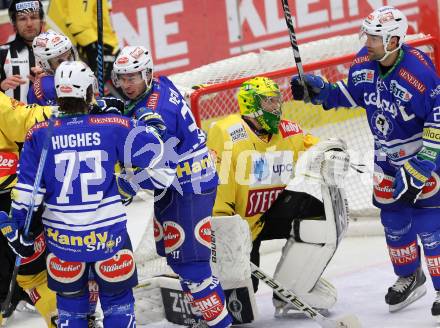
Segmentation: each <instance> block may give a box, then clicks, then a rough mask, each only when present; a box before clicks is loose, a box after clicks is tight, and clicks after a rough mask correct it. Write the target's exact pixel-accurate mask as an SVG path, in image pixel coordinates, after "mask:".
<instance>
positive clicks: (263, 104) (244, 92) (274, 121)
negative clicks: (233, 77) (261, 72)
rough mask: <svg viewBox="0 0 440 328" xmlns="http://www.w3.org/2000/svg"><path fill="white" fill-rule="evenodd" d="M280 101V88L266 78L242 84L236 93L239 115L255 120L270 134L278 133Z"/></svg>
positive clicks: (253, 79) (258, 78)
mask: <svg viewBox="0 0 440 328" xmlns="http://www.w3.org/2000/svg"><path fill="white" fill-rule="evenodd" d="M281 100H282V98H281V93H280V88H279V87H278V85H277V84H276V83H275V82H274V81H272V80H271V79H269V78H267V77H255V78H252V79H250V80H247V81H245V82H243V84H242V85H241V88H240V91H239V92H238V105H239V107H240V113H241V115H242V116H245V117H251V118H254V119H256V120H257V122H258V123H259V124H260V125H261V127H262V128H263V129H264V130H266V131H267V132H268V133H272V134H277V133H278V131H279V130H278V126H279V124H280V120H281Z"/></svg>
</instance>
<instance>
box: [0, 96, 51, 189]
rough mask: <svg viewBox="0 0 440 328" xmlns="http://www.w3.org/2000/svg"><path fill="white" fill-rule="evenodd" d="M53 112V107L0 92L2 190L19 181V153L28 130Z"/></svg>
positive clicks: (0, 169) (0, 171) (0, 180)
mask: <svg viewBox="0 0 440 328" xmlns="http://www.w3.org/2000/svg"><path fill="white" fill-rule="evenodd" d="M51 112H52V111H51V107H42V106H37V105H25V104H23V103H21V102H19V101H17V100H15V99H13V98H10V97H8V96H7V95H5V94H4V93H3V92H0V192H1V191H2V190H6V189H10V188H12V187H13V186H14V185H15V183H16V182H17V173H16V171H17V165H18V154H19V151H20V147H21V145H22V144H23V142H24V140H25V136H26V133H27V131H28V130H29V129H30V128H31V127H32V126H33V125H34V124H35V123H37V122H41V121H45V120H47V119H48V118H49V117H50V115H51Z"/></svg>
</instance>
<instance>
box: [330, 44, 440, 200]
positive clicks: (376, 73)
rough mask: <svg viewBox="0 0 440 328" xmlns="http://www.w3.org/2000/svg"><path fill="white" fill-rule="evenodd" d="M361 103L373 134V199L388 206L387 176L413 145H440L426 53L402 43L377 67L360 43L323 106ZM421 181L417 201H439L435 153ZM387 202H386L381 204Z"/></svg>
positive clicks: (438, 111)
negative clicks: (391, 60)
mask: <svg viewBox="0 0 440 328" xmlns="http://www.w3.org/2000/svg"><path fill="white" fill-rule="evenodd" d="M339 106H343V107H357V106H361V107H363V108H365V109H366V112H367V118H368V124H369V125H370V129H371V131H372V132H373V135H374V143H375V156H374V161H375V177H374V198H373V200H374V203H375V205H377V206H379V207H384V206H394V205H393V204H392V203H393V202H394V199H393V197H392V194H393V189H392V186H393V181H394V176H395V174H396V171H397V169H398V168H399V167H400V166H402V165H403V164H404V163H405V162H406V161H407V160H408V159H410V158H411V157H413V156H415V155H416V154H417V153H418V152H419V151H421V150H422V148H423V149H424V150H423V151H426V152H431V153H434V154H435V153H436V152H438V151H439V150H440V79H439V78H438V76H437V74H436V71H435V67H434V65H433V64H432V62H431V60H430V58H429V57H428V56H427V55H426V54H425V53H423V52H422V51H420V50H418V49H416V48H412V47H409V46H407V45H403V46H402V49H401V50H400V53H399V57H398V59H397V62H396V63H395V64H394V66H393V67H392V68H391V69H390V70H389V71H388V72H386V73H385V74H383V73H381V71H380V66H379V63H378V62H377V61H370V60H369V58H368V53H367V49H366V48H365V47H364V48H362V49H361V51H360V52H359V53H358V54H357V56H356V58H355V59H354V61H353V63H352V66H351V68H350V72H349V76H348V81H347V83H344V82H342V81H339V82H337V83H335V84H333V85H332V87H331V90H330V96H329V97H328V99H327V100H326V102H325V103H324V108H325V109H329V108H334V107H339ZM436 165H437V169H436V170H435V171H434V172H433V176H432V177H431V179H430V180H428V181H427V183H426V185H425V187H424V188H423V193H422V195H421V196H420V198H419V199H418V201H417V202H416V205H417V206H421V207H424V206H437V205H438V204H439V202H440V195H439V193H438V189H439V187H440V180H439V172H440V159H439V156H437V159H436ZM387 204H389V205H387Z"/></svg>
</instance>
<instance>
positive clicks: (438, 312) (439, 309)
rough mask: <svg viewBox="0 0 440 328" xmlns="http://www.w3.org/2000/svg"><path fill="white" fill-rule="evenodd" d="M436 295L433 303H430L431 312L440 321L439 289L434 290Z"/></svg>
mask: <svg viewBox="0 0 440 328" xmlns="http://www.w3.org/2000/svg"><path fill="white" fill-rule="evenodd" d="M436 292H437V294H436V297H435V300H434V303H432V308H431V314H432V315H433V316H434V318H435V319H436V320H437V322H438V323H440V290H437V291H436Z"/></svg>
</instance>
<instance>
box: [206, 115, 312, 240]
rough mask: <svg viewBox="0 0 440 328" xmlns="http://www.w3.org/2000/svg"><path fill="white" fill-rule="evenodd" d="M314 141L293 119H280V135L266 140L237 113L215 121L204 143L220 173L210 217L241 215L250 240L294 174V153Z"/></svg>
mask: <svg viewBox="0 0 440 328" xmlns="http://www.w3.org/2000/svg"><path fill="white" fill-rule="evenodd" d="M317 142H318V138H316V137H314V136H312V135H310V134H304V132H303V131H302V130H301V127H300V126H299V125H298V124H297V123H295V122H292V121H286V120H281V122H280V125H279V133H278V134H273V135H272V136H271V138H270V139H269V140H263V139H261V138H260V137H259V136H257V135H256V134H255V133H254V132H253V131H252V130H251V128H250V127H249V126H248V125H247V123H246V122H245V121H244V120H243V119H242V118H241V117H240V115H238V114H237V115H230V116H228V117H226V118H224V119H222V120H219V121H217V122H215V123H214V124H213V125H212V126H211V128H210V130H209V133H208V142H207V144H208V148H209V149H210V151H211V153H212V155H213V156H214V157H216V165H217V172H218V174H219V177H220V184H219V186H218V188H217V197H216V200H215V205H214V210H213V215H214V216H230V215H235V214H239V215H240V216H241V217H242V218H244V219H246V220H247V222H248V224H249V227H250V230H251V232H252V239H253V240H254V239H255V238H256V237H257V236H258V234H259V233H260V232H261V230H262V229H263V225H261V224H259V222H258V221H259V219H260V217H261V215H262V214H263V213H264V212H265V211H266V210H267V209H268V208H269V207H270V206H271V205H272V203H273V201H274V200H275V199H276V198H277V197H278V195H279V194H280V193H281V191H283V190H284V188H285V187H286V185H287V184H288V183H289V181H290V180H291V178H292V177H293V173H294V163H295V162H296V160H297V159H298V156H299V155H301V152H304V151H305V150H306V149H308V148H309V147H311V146H312V145H314V144H316V143H317Z"/></svg>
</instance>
